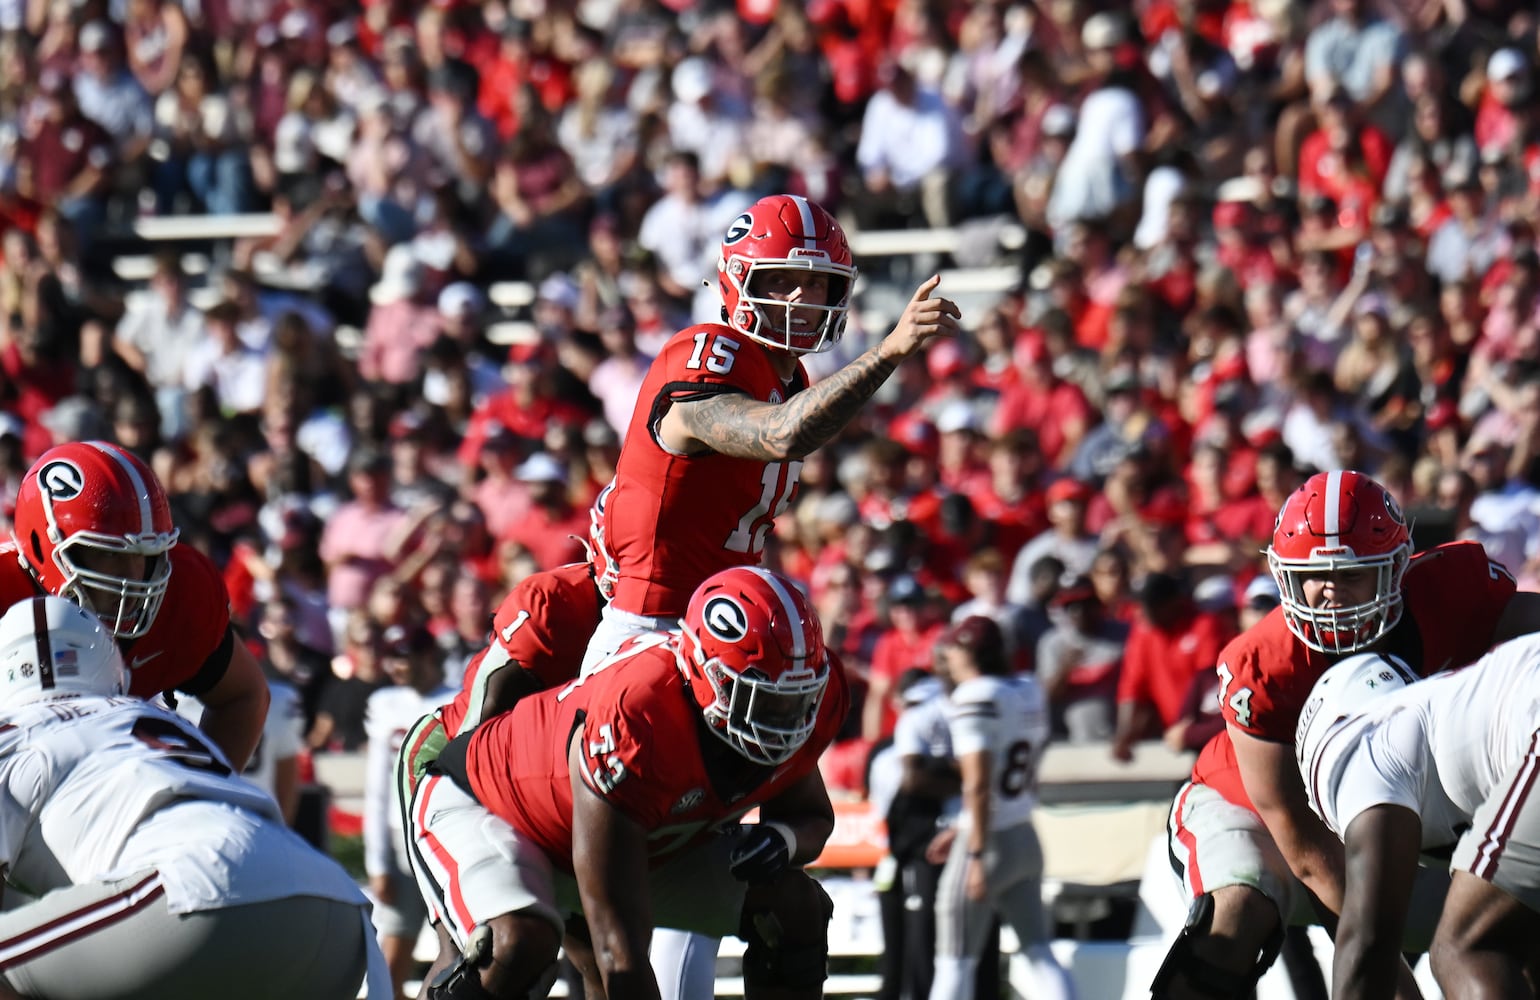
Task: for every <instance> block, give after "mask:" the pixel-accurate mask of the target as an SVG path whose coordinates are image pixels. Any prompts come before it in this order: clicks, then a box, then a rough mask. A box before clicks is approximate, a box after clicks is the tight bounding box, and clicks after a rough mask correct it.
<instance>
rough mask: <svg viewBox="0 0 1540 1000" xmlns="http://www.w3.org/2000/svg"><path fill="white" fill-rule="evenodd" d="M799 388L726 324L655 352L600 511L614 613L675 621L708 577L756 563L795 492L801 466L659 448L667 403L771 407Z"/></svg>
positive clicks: (803, 378) (797, 379)
mask: <svg viewBox="0 0 1540 1000" xmlns="http://www.w3.org/2000/svg"><path fill="white" fill-rule="evenodd" d="M806 386H807V372H806V371H805V370H804V369H803V368H802V365H801V363H800V362H799V363H798V364H797V370H796V373H795V374H794V375H793V376H792V379H791V381H790V383H786V382H782V381H781V377H780V376H779V375H778V374H776V371H775V368H774V366H773V365H772V364H771V362H770V355H769V353H768V352H767V351H766V350H765V349H764V348H763V347H761V346H760V345H759V344H757V343H755V342H754V341H752V340H750V339H749V338H747V337H745V336H743V335H742V334H740V333H738V332H736V331H735V330H732V329H729V328H728V327H725V326H717V325H712V324H703V325H700V326H692V327H687V328H685V329H684V330H681V331H680V332H679V333H677V334H675V335H674V337H673V338H672V339H671V340H669V342H668V343H666V344H664V345H663V349H662V350H661V351H659V352H658V356H657V358H656V359H655V360H654V361H653V363H652V367H651V368H649V369H648V370H647V377H646V378H645V379H644V380H643V381H642V388H641V391H640V393H639V394H638V395H637V400H636V410H635V411H634V412H633V413H632V416H631V425H630V430H629V431H628V432H627V434H626V440H625V445H624V446H623V447H622V448H621V451H620V461H619V462H618V463H617V466H616V472H615V492H614V493H613V494H611V496H610V498H609V501H608V503H607V505H606V508H605V536H604V537H605V547H606V549H607V550H608V552H609V555H610V557H611V558H613V559H614V560H615V563H616V568H617V570H618V572H619V580H618V581H617V583H616V585H615V594H614V597H613V599H612V603H613V604H614V605H615V607H617V608H618V609H620V610H622V611H629V612H631V613H632V614H639V615H652V616H662V615H678V614H683V613H684V609H685V607H686V605H688V604H689V602H690V595H691V594H693V593H694V592H695V588H696V587H698V586H700V584H701V582H702V581H704V580H705V579H706V578H707V577H709V576H711V575H712V574H713V573H717V572H720V571H722V570H724V569H731V568H732V567H734V566H743V565H753V564H756V563H758V562H759V560H760V556H761V553H762V552H763V550H764V547H765V536H766V535H768V534H769V533H770V528H771V526H772V525H773V523H774V521H775V517H776V515H777V514H779V513H781V511H783V510H785V509H786V507H787V505H788V504H790V503H791V500H792V497H793V495H794V494H795V492H796V489H797V476H798V475H799V473H800V472H801V470H802V463H801V462H757V461H754V460H752V459H745V458H729V457H727V456H726V455H718V454H716V453H714V452H704V453H702V454H698V455H688V456H686V455H676V454H674V453H672V452H670V451H668V450H666V449H665V448H664V447H663V445H662V443H661V442H659V440H658V421H659V420H661V419H662V418H663V415H664V414H665V413H666V412H668V408H669V406H671V405H672V404H674V403H678V402H687V401H692V400H700V399H706V398H708V397H711V396H717V395H721V394H723V393H729V392H732V393H741V394H743V395H746V396H749V397H751V398H753V399H757V400H759V401H760V402H764V403H780V402H782V401H784V400H785V399H786V398H788V397H789V396H791V395H793V394H794V393H796V392H799V391H801V390H802V389H804V388H806Z"/></svg>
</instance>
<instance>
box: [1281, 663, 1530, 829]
mask: <svg viewBox="0 0 1540 1000" xmlns="http://www.w3.org/2000/svg"><path fill="white" fill-rule="evenodd" d="M1537 725H1540V636H1525V637H1523V638H1520V639H1515V640H1513V641H1512V642H1508V643H1504V644H1503V645H1501V646H1498V647H1497V648H1496V649H1495V650H1493V651H1492V652H1490V653H1488V654H1487V655H1486V656H1484V657H1482V658H1481V659H1480V660H1478V661H1476V662H1475V663H1474V664H1472V665H1471V666H1468V667H1465V668H1463V669H1460V670H1455V671H1451V672H1448V673H1442V674H1437V675H1435V676H1433V677H1430V678H1428V679H1427V680H1422V681H1418V682H1417V683H1415V684H1411V685H1408V686H1407V687H1404V688H1400V689H1397V690H1394V691H1390V692H1388V693H1387V694H1386V695H1385V696H1384V698H1383V700H1380V701H1376V702H1374V703H1373V704H1372V706H1371V707H1369V708H1367V709H1365V710H1364V711H1361V712H1358V713H1356V714H1354V715H1351V716H1348V717H1347V718H1345V719H1343V720H1341V721H1339V722H1337V723H1336V724H1335V725H1334V726H1333V727H1332V728H1331V729H1329V730H1328V731H1327V732H1326V735H1325V736H1324V737H1323V738H1322V739H1321V740H1320V741H1319V743H1318V744H1317V746H1316V747H1315V750H1314V753H1313V754H1312V755H1311V757H1310V758H1309V759H1308V760H1305V761H1302V762H1301V773H1302V776H1303V777H1304V780H1305V787H1306V791H1307V792H1308V794H1309V797H1310V799H1311V803H1312V805H1313V806H1314V807H1315V810H1316V812H1317V814H1318V815H1320V817H1321V819H1322V820H1323V821H1324V822H1325V823H1326V825H1327V826H1328V827H1330V828H1331V829H1332V830H1333V831H1334V832H1335V833H1336V834H1337V835H1338V836H1339V837H1340V836H1341V835H1342V834H1343V831H1345V830H1346V829H1347V828H1348V827H1349V826H1350V825H1351V824H1352V822H1353V820H1354V819H1356V818H1357V817H1358V815H1359V814H1360V813H1362V812H1363V811H1364V810H1366V809H1368V808H1370V807H1371V806H1376V805H1400V806H1404V807H1406V808H1408V809H1411V810H1413V811H1415V812H1416V813H1417V814H1418V815H1419V816H1421V817H1422V841H1423V847H1424V848H1430V849H1431V848H1442V847H1446V846H1448V845H1451V844H1453V843H1454V842H1455V841H1456V840H1457V839H1458V838H1459V832H1460V831H1461V830H1463V829H1464V828H1465V827H1467V826H1469V824H1470V820H1471V817H1472V815H1474V813H1475V812H1476V810H1477V809H1478V808H1479V807H1480V806H1481V804H1482V803H1483V801H1485V799H1486V797H1487V795H1488V793H1489V792H1490V791H1491V790H1492V788H1493V786H1494V785H1495V784H1496V783H1497V781H1498V779H1499V778H1500V777H1501V776H1502V775H1503V774H1504V773H1505V772H1506V771H1508V770H1509V769H1510V768H1512V767H1513V765H1514V764H1515V763H1516V762H1517V761H1519V760H1520V759H1522V758H1523V757H1524V755H1525V754H1526V753H1528V752H1529V751H1530V747H1531V743H1532V741H1533V740H1534V738H1535V731H1536V727H1537Z"/></svg>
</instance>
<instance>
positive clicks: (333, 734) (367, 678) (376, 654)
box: [305, 609, 389, 751]
mask: <svg viewBox="0 0 1540 1000" xmlns="http://www.w3.org/2000/svg"><path fill="white" fill-rule="evenodd" d="M381 632H382V630H381V629H380V627H379V626H378V625H376V624H375V623H374V622H373V621H371V620H370V618H369V616H368V615H367V614H365V613H364V612H363V611H362V610H361V609H360V610H357V611H352V612H350V613H349V614H348V615H347V619H346V624H345V625H344V627H343V630H342V652H341V654H339V655H338V656H337V657H336V658H335V659H333V660H332V670H331V672H332V679H331V681H330V682H329V683H328V684H327V685H326V688H325V690H324V691H322V693H321V703H320V705H319V707H318V708H317V711H316V718H315V722H314V723H313V724H312V725H311V727H310V731H309V732H308V733H307V734H306V735H305V742H306V744H308V745H309V747H310V749H312V750H319V751H325V750H342V751H354V750H362V749H363V748H364V744H365V743H366V742H367V741H368V738H369V736H368V732H367V730H366V729H365V728H364V723H365V718H366V716H367V714H368V705H369V696H370V695H372V694H374V692H376V691H378V690H379V689H380V688H382V687H384V686H385V685H386V684H388V683H389V681H388V679H387V678H386V676H385V671H384V669H383V667H382V665H381V663H380V654H381V653H382V652H383V651H384V650H383V638H382V634H381Z"/></svg>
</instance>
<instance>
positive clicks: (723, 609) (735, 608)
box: [701, 595, 749, 642]
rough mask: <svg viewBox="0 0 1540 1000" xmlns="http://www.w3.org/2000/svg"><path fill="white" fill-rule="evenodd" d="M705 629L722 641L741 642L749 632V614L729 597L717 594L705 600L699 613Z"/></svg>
mask: <svg viewBox="0 0 1540 1000" xmlns="http://www.w3.org/2000/svg"><path fill="white" fill-rule="evenodd" d="M701 623H702V624H703V625H705V626H706V631H708V632H710V633H711V634H712V635H714V636H716V637H717V638H718V639H721V640H722V641H723V642H742V641H743V638H744V637H745V636H747V635H748V634H749V616H748V615H747V614H746V613H745V612H744V610H743V607H742V606H741V605H740V604H739V603H738V602H737V601H735V600H733V599H732V598H731V597H722V596H720V595H719V596H717V597H713V598H712V599H711V600H709V601H707V602H706V607H705V610H704V611H703V612H702V613H701Z"/></svg>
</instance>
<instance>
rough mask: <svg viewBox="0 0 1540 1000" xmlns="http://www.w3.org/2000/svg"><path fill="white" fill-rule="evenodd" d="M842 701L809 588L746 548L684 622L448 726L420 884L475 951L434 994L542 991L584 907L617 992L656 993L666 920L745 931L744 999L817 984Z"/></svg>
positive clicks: (434, 980)
mask: <svg viewBox="0 0 1540 1000" xmlns="http://www.w3.org/2000/svg"><path fill="white" fill-rule="evenodd" d="M848 710H849V692H848V689H847V686H846V681H845V676H844V672H843V668H842V667H841V666H840V665H839V663H838V662H837V661H834V660H831V658H830V657H829V654H828V653H827V651H826V650H825V648H824V645H823V633H822V629H821V628H820V626H819V623H818V619H817V617H816V616H815V615H814V613H813V611H812V610H811V608H810V607H809V606H808V604H807V601H806V599H804V598H803V597H802V596H801V594H800V593H799V592H798V591H797V590H796V589H795V587H794V586H793V585H792V584H791V582H790V581H789V580H787V579H785V578H784V577H780V576H778V575H776V574H774V573H770V572H768V571H766V570H763V569H758V568H751V567H737V568H732V569H728V570H725V571H723V572H720V573H717V574H716V575H714V576H712V577H711V578H710V579H708V580H707V581H706V582H705V583H704V584H702V585H701V586H700V587H699V588H698V589H697V590H696V592H695V593H694V595H693V596H692V597H691V599H690V602H689V605H688V608H687V610H686V612H685V616H684V620H683V622H682V623H681V631H680V632H659V633H653V634H649V635H645V636H638V637H634V638H633V639H631V640H629V641H628V642H627V643H626V644H625V645H624V646H622V648H621V649H620V650H618V651H617V652H616V653H615V654H614V655H613V656H612V657H610V658H609V659H607V660H606V661H605V662H604V663H603V664H601V666H600V667H599V668H598V669H596V670H594V671H593V672H591V673H589V674H587V675H586V676H584V677H582V678H581V679H579V680H576V681H574V682H572V683H570V684H568V685H567V686H565V687H563V688H561V689H560V690H551V691H544V692H541V693H539V694H534V695H530V696H527V697H525V698H523V699H521V700H520V701H519V702H518V704H517V705H515V706H514V708H513V709H512V710H511V711H509V712H507V713H504V714H503V715H500V716H498V717H497V718H494V719H492V720H489V721H487V722H485V723H483V724H482V725H480V726H478V727H477V728H476V729H474V730H473V731H471V732H470V733H467V734H463V735H461V736H459V737H457V738H456V739H455V740H454V741H452V742H451V743H450V744H449V746H448V747H446V748H445V749H444V751H443V753H442V754H441V755H440V756H439V758H438V760H437V761H435V763H434V764H433V765H432V767H430V769H429V773H428V774H427V775H426V776H425V777H424V779H423V780H422V781H421V782H420V783H419V784H418V786H417V789H416V793H415V795H414V797H413V800H412V802H411V804H410V808H409V811H408V821H409V824H410V826H409V831H410V833H409V837H410V841H411V844H410V847H411V852H412V855H411V856H412V861H413V867H414V870H415V873H416V875H417V878H418V881H419V884H420V885H421V887H422V889H423V893H424V895H425V896H427V897H428V898H429V899H430V901H432V903H433V904H434V907H435V909H436V910H437V912H438V913H439V914H441V915H442V918H443V919H444V921H445V923H446V924H447V925H448V926H449V927H450V929H451V932H452V934H453V936H454V938H455V940H456V942H457V943H458V944H459V947H460V951H461V952H462V954H464V956H465V958H464V959H462V960H461V961H460V962H459V963H457V964H455V965H453V966H446V967H444V968H440V969H436V970H435V972H434V973H431V974H430V980H431V983H430V986H429V988H428V991H427V996H428V997H430V998H433V1000H464V998H476V1000H483V998H488V997H501V998H510V1000H511V998H514V997H520V998H522V997H526V996H539V995H543V994H542V993H541V992H539V990H538V989H537V984H540V983H542V982H543V981H544V980H545V978H546V976H547V975H549V973H550V972H551V971H552V969H553V967H554V963H555V961H556V955H557V947H558V945H559V943H560V941H561V938H562V934H563V931H564V928H565V927H566V926H567V920H568V918H569V917H575V916H577V915H578V914H581V915H582V917H583V918H584V919H585V920H586V924H587V929H588V932H589V934H590V936H591V939H592V941H594V942H595V943H596V947H595V948H594V949H593V951H594V955H595V958H596V966H595V967H592V968H588V969H585V970H584V971H585V978H586V979H587V980H588V982H589V984H590V985H591V986H592V988H593V989H594V990H595V991H596V995H603V996H607V997H609V998H610V1000H627V998H630V997H656V996H657V995H658V986H657V982H656V980H655V979H654V978H653V976H652V973H651V970H650V968H649V967H648V964H647V950H648V943H649V938H650V936H651V933H652V929H653V928H654V927H655V926H678V927H684V928H687V929H691V930H695V931H698V932H701V933H704V934H707V935H709V936H712V937H720V936H721V935H723V934H739V935H741V936H742V937H743V938H744V939H745V940H746V941H747V943H748V951H747V952H746V954H745V956H744V979H745V983H746V990H747V995H748V996H750V997H755V996H770V995H773V996H778V997H798V996H808V997H814V996H819V995H821V990H822V984H823V981H824V978H825V965H826V958H827V949H828V942H827V931H828V919H829V916H830V914H831V912H832V906H831V904H830V902H829V900H828V897H827V896H826V895H825V894H824V893H823V891H822V890H821V889H820V888H819V886H818V884H817V883H816V882H815V881H814V880H813V879H811V878H810V877H809V876H808V875H807V874H806V873H805V872H804V871H802V869H801V865H804V864H806V863H807V862H809V861H811V860H812V859H813V858H815V857H816V856H817V855H818V853H819V852H820V851H821V850H822V847H823V844H824V842H825V841H826V840H827V838H828V836H829V834H830V832H831V831H832V830H833V827H834V811H833V807H832V805H831V804H830V802H829V797H828V793H827V791H826V790H825V788H824V786H823V781H822V779H821V778H820V776H819V772H818V766H817V765H818V757H819V755H820V754H821V753H822V751H823V750H824V749H825V748H826V747H827V746H828V745H829V744H830V743H831V742H832V741H833V739H834V736H835V735H836V733H837V732H838V730H839V727H840V725H841V724H842V723H843V721H844V718H845V715H846V713H847V712H848ZM756 806H757V807H759V809H760V817H759V822H757V823H754V824H749V825H746V826H739V825H738V824H737V820H738V819H739V818H740V817H742V816H743V815H744V814H745V813H746V812H748V811H749V810H750V809H752V808H754V807H756ZM642 872H646V873H647V875H646V876H645V877H638V876H639V873H642Z"/></svg>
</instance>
